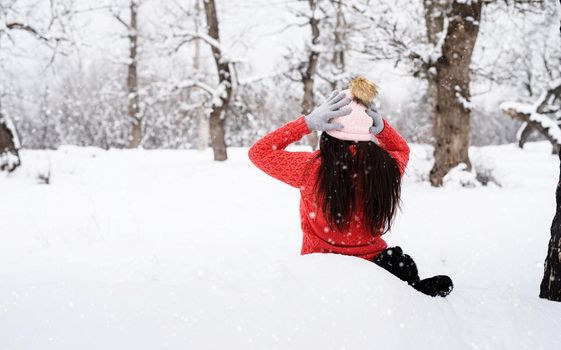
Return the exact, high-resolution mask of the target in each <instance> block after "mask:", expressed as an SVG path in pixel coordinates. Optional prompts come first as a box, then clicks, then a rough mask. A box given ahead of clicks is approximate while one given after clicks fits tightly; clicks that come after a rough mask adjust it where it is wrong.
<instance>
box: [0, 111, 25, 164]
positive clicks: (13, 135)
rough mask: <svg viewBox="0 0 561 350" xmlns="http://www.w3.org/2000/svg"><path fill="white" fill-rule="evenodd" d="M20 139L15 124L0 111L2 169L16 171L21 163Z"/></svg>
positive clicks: (0, 162)
mask: <svg viewBox="0 0 561 350" xmlns="http://www.w3.org/2000/svg"><path fill="white" fill-rule="evenodd" d="M18 148H19V141H18V135H17V132H16V129H15V127H14V124H13V123H12V121H11V120H10V119H8V118H7V117H4V116H3V115H2V113H1V112H0V171H8V172H11V171H14V170H15V169H16V168H17V167H18V166H20V165H21V161H20V158H19V153H18Z"/></svg>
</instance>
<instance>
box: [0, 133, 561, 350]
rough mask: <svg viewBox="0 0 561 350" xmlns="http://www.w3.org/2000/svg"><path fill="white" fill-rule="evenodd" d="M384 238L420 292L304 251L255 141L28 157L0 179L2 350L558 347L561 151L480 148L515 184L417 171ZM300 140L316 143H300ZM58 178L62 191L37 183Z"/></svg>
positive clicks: (415, 159) (66, 150)
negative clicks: (408, 265)
mask: <svg viewBox="0 0 561 350" xmlns="http://www.w3.org/2000/svg"><path fill="white" fill-rule="evenodd" d="M411 149H412V153H411V162H410V166H409V167H408V170H407V175H406V178H405V182H404V187H403V197H402V200H403V210H402V212H400V213H398V217H397V221H396V223H395V226H394V228H393V230H392V232H390V233H388V234H387V235H386V236H385V237H386V240H387V241H388V243H389V244H390V245H400V246H402V247H403V249H404V251H405V252H406V253H408V254H410V255H411V256H413V257H414V259H415V260H416V261H417V264H418V266H419V269H420V273H421V275H422V276H423V277H425V276H430V275H435V274H449V275H450V276H451V277H452V278H453V280H454V282H455V290H454V291H453V292H452V294H451V295H450V296H449V297H447V298H444V299H442V298H431V297H427V296H425V295H422V294H420V293H418V292H416V291H415V290H413V289H412V288H410V287H408V286H407V285H406V284H404V283H402V282H401V281H399V280H398V279H396V278H395V277H393V276H392V275H390V274H389V273H387V272H386V271H384V270H382V269H380V268H379V267H377V266H376V265H374V264H372V263H370V262H368V261H365V260H362V259H358V258H353V257H347V256H342V255H335V254H312V255H305V256H300V255H299V251H300V244H301V238H302V237H301V230H300V222H299V215H298V200H299V193H298V191H297V190H296V189H294V188H291V187H289V186H287V185H285V184H283V183H281V182H278V181H277V180H275V179H273V178H270V177H268V176H267V175H265V174H263V173H262V172H261V171H260V170H258V169H256V168H255V167H254V166H253V165H252V164H251V163H250V161H249V160H248V159H247V148H229V152H228V154H229V157H230V159H229V160H228V161H226V162H213V161H212V153H211V150H210V149H209V150H205V151H203V152H200V151H196V150H183V151H171V150H160V151H147V150H110V151H103V150H101V149H97V148H78V147H71V146H67V147H62V148H61V149H59V150H57V151H30V150H24V151H22V152H21V155H22V161H23V165H22V167H21V168H19V169H18V170H17V171H16V172H15V173H12V174H9V175H8V174H0V193H2V196H0V222H1V223H2V226H1V227H2V230H1V231H0V234H1V236H2V237H1V240H2V244H1V245H0V325H2V326H1V327H0V344H1V345H2V347H3V348H9V349H39V348H40V349H115V348H124V349H129V348H130V349H162V348H172V349H179V348H182V349H185V348H188V349H224V348H228V349H310V348H311V349H316V348H327V349H372V348H380V349H552V350H553V349H559V345H560V344H561V334H560V333H559V329H560V327H561V318H560V317H559V315H560V314H561V304H560V303H554V302H549V301H546V300H542V299H539V298H538V297H537V295H538V289H539V283H540V281H541V276H542V273H543V259H544V257H545V253H546V248H547V242H548V239H549V227H550V224H551V220H552V218H553V215H554V205H555V202H554V192H555V188H556V185H557V178H558V171H559V161H558V159H557V158H556V157H554V156H552V155H551V154H550V152H551V146H550V145H549V143H547V142H539V143H528V144H527V145H526V148H525V149H524V150H520V149H518V148H516V147H515V146H514V145H512V144H510V145H503V146H487V147H483V148H472V149H470V155H471V158H472V162H473V163H474V164H475V163H478V162H480V163H481V162H483V163H485V164H487V165H488V166H492V167H493V175H494V176H495V177H496V178H497V179H498V180H499V181H500V183H501V185H502V187H498V186H477V187H474V188H464V187H459V186H452V185H450V186H446V187H444V188H438V189H435V188H432V187H430V186H429V185H428V184H427V183H426V181H422V182H420V181H419V180H420V179H422V177H423V176H424V175H423V174H426V170H427V169H430V166H431V162H432V159H431V157H430V154H431V148H430V147H429V146H426V145H411ZM291 150H309V148H305V147H303V146H299V147H293V148H291ZM49 173H50V183H51V184H50V185H45V184H41V181H38V179H37V176H38V175H40V174H49Z"/></svg>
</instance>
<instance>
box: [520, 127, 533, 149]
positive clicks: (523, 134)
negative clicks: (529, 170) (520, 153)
mask: <svg viewBox="0 0 561 350" xmlns="http://www.w3.org/2000/svg"><path fill="white" fill-rule="evenodd" d="M533 131H534V128H533V127H532V125H530V123H524V124H523V125H522V126H521V127H520V130H518V133H517V134H516V136H517V137H516V138H517V139H518V148H524V145H525V144H526V142H527V141H528V138H529V137H530V135H531V134H532V132H533Z"/></svg>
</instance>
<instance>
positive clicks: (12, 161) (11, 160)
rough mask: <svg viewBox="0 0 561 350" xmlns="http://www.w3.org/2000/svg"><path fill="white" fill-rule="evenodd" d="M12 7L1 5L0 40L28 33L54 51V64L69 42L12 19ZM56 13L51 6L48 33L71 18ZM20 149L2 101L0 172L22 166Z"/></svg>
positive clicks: (0, 111) (0, 106) (14, 12)
mask: <svg viewBox="0 0 561 350" xmlns="http://www.w3.org/2000/svg"><path fill="white" fill-rule="evenodd" d="M12 6H14V2H8V3H1V4H0V39H1V38H2V37H3V36H7V37H8V39H9V40H10V41H11V42H15V40H14V39H13V38H12V37H11V33H12V32H16V31H20V32H24V33H27V34H29V35H31V36H32V37H34V38H35V39H37V40H39V41H40V42H42V43H43V44H45V45H47V46H48V47H50V48H51V49H52V52H53V55H52V57H51V62H50V63H52V61H53V60H54V57H55V54H56V53H57V49H58V44H59V43H61V42H64V41H67V39H66V38H65V37H63V36H60V35H48V34H46V33H45V32H44V31H42V30H39V29H38V28H36V27H35V26H34V25H32V24H29V23H28V22H27V21H19V20H14V19H13V18H12V17H13V16H15V14H16V11H14V10H13V8H12ZM55 11H56V10H55V8H54V6H51V13H50V15H51V20H50V23H49V25H48V26H47V29H46V32H48V31H49V30H50V29H51V27H53V26H54V24H55V22H58V23H60V22H62V17H64V18H65V19H67V17H68V16H69V13H68V12H65V13H64V14H59V13H55ZM15 17H17V16H15ZM2 90H3V89H2V86H1V85H0V98H1V97H2V96H3V91H2ZM19 148H20V142H19V138H18V134H17V130H16V127H15V124H14V122H13V120H12V119H11V118H10V116H9V115H5V114H4V113H3V111H2V104H1V101H0V170H7V171H13V170H15V169H16V168H17V167H18V166H19V165H20V164H21V161H20V157H19V152H18V149H19Z"/></svg>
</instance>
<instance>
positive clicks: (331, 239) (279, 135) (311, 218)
mask: <svg viewBox="0 0 561 350" xmlns="http://www.w3.org/2000/svg"><path fill="white" fill-rule="evenodd" d="M310 132H311V130H310V129H308V126H307V125H306V122H305V120H304V116H303V115H302V116H300V117H299V118H297V119H295V120H293V121H290V122H288V123H286V124H284V125H283V126H281V127H280V128H278V129H276V130H274V131H272V132H270V133H268V134H267V135H265V136H263V137H262V138H261V139H259V140H258V141H257V142H256V143H255V144H254V145H253V146H251V148H250V149H249V152H248V155H249V159H250V160H251V161H252V162H253V164H255V165H256V166H257V167H258V168H259V169H261V170H263V171H264V172H265V173H267V174H269V175H270V176H272V177H274V178H276V179H278V180H280V181H283V182H285V183H287V184H289V185H291V186H293V187H296V188H298V189H300V195H301V197H300V220H301V226H302V231H303V239H302V251H301V254H308V253H338V254H345V255H353V256H357V257H361V258H364V259H368V260H372V259H373V258H374V257H376V256H377V255H378V254H380V253H381V252H382V250H384V249H385V248H386V247H387V244H386V242H385V241H384V240H383V239H382V238H381V237H379V236H378V237H373V236H372V234H371V233H370V232H368V231H367V230H366V227H365V226H364V225H361V221H362V220H361V217H362V210H357V211H358V213H356V214H355V216H354V217H355V221H353V222H352V223H351V225H350V227H349V231H348V232H344V233H343V232H338V231H333V230H330V229H329V227H328V224H327V221H326V218H325V217H324V216H323V215H322V212H321V208H320V207H319V205H318V204H317V203H316V202H315V194H314V193H313V192H312V188H313V186H314V183H315V180H316V177H317V174H318V170H319V166H320V161H321V160H320V159H319V158H317V159H315V156H316V155H317V153H318V152H319V150H316V151H314V152H289V151H286V150H285V148H286V147H287V146H288V145H289V144H291V143H293V142H295V141H298V140H300V139H301V138H302V137H303V136H304V135H306V134H309V133H310ZM376 138H377V140H378V143H379V145H380V146H381V147H382V148H384V149H385V150H386V151H387V152H388V153H389V154H390V155H391V156H392V157H393V158H394V159H395V160H396V161H397V164H398V166H399V169H400V171H401V175H402V176H403V173H404V171H405V167H406V166H407V162H408V160H409V146H408V145H407V142H405V140H404V139H403V138H402V137H401V135H399V134H398V133H397V131H395V129H393V128H392V127H391V125H390V124H389V123H388V122H387V121H386V120H384V129H383V130H382V132H381V133H379V134H378V135H376Z"/></svg>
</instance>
